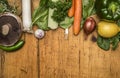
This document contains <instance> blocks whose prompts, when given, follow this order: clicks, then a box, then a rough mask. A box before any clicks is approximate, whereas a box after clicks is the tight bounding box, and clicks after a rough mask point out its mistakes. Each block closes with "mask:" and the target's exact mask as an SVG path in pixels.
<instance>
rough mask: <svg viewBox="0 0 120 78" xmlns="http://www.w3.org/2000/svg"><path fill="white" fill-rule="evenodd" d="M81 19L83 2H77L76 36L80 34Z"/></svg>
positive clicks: (74, 30) (77, 0) (75, 17)
mask: <svg viewBox="0 0 120 78" xmlns="http://www.w3.org/2000/svg"><path fill="white" fill-rule="evenodd" d="M81 18H82V0H75V14H74V23H73V33H74V35H78V34H79V32H80V23H81Z"/></svg>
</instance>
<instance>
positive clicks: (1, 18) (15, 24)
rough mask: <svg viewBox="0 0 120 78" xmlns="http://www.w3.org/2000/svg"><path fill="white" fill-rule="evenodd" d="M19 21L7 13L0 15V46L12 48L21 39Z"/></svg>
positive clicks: (20, 24)
mask: <svg viewBox="0 0 120 78" xmlns="http://www.w3.org/2000/svg"><path fill="white" fill-rule="evenodd" d="M21 34H22V22H21V19H20V18H19V17H18V16H16V15H14V14H12V13H9V12H6V13H3V14H0V45H3V46H12V45H14V44H15V43H16V42H17V41H18V40H19V39H20V37H21Z"/></svg>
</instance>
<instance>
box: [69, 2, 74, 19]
mask: <svg viewBox="0 0 120 78" xmlns="http://www.w3.org/2000/svg"><path fill="white" fill-rule="evenodd" d="M74 6H75V4H74V0H72V6H71V8H70V9H69V10H68V16H69V17H72V16H74V8H75V7H74Z"/></svg>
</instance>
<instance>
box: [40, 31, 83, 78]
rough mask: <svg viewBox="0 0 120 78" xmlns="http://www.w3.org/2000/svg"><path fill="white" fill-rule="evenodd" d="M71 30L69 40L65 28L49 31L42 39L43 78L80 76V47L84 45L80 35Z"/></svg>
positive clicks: (74, 77)
mask: <svg viewBox="0 0 120 78" xmlns="http://www.w3.org/2000/svg"><path fill="white" fill-rule="evenodd" d="M71 31H72V29H70V34H69V39H68V40H65V38H64V30H63V29H58V30H55V31H49V32H47V33H46V36H45V38H44V39H42V40H41V41H40V43H39V44H40V77H41V78H79V69H80V67H79V62H80V61H79V53H80V50H79V48H82V47H80V44H79V42H80V40H79V37H75V36H73V33H72V32H71ZM73 71H74V72H73Z"/></svg>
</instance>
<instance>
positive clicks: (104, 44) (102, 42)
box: [97, 35, 110, 51]
mask: <svg viewBox="0 0 120 78" xmlns="http://www.w3.org/2000/svg"><path fill="white" fill-rule="evenodd" d="M97 44H98V46H99V47H100V48H101V49H103V50H106V51H107V50H109V49H110V40H109V39H108V38H103V37H101V36H99V35H98V37H97Z"/></svg>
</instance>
